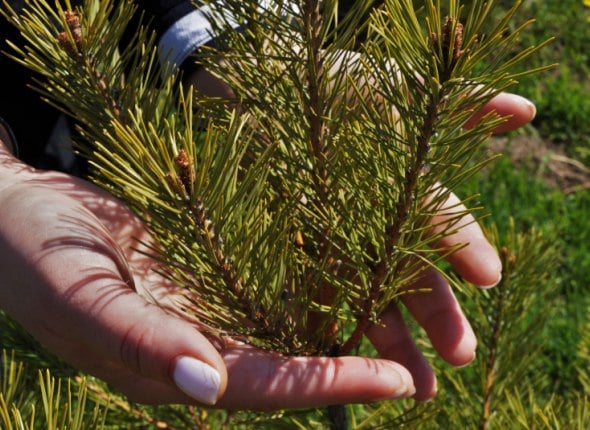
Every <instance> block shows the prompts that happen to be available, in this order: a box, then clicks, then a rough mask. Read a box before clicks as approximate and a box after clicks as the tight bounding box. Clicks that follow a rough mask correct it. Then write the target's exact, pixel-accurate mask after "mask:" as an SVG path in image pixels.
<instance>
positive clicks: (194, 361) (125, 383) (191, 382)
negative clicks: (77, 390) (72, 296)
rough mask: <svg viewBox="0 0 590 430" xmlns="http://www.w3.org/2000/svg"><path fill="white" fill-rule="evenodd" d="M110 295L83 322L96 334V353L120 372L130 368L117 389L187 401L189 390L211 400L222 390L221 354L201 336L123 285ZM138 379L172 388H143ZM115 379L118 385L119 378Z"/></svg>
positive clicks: (224, 382) (224, 381)
mask: <svg viewBox="0 0 590 430" xmlns="http://www.w3.org/2000/svg"><path fill="white" fill-rule="evenodd" d="M112 295H113V296H114V298H113V299H112V300H110V302H109V303H108V304H107V305H105V306H103V307H102V309H101V310H100V312H99V313H97V314H95V315H94V316H93V317H92V318H91V319H90V320H89V321H88V322H87V323H88V325H89V329H90V330H91V331H93V332H95V333H96V334H97V336H96V337H95V342H94V348H93V349H96V350H98V351H97V352H99V354H98V355H99V356H102V357H104V358H105V359H106V360H108V361H109V362H111V363H113V364H114V365H115V367H119V368H120V369H121V371H122V373H123V374H125V373H128V374H131V375H130V376H131V377H130V378H123V379H120V382H119V383H120V384H121V385H122V386H121V387H120V389H121V390H122V391H124V392H126V393H127V394H128V395H132V396H133V397H135V398H136V399H138V400H141V401H146V402H150V403H152V402H162V401H164V402H168V403H169V402H177V401H181V402H183V403H186V402H187V401H190V400H189V399H186V398H184V397H185V396H184V395H188V396H189V397H190V398H192V399H194V400H197V401H198V402H200V403H203V404H206V405H214V404H215V403H216V402H217V400H218V399H219V398H220V397H221V396H222V395H223V393H224V391H225V388H226V385H227V373H226V369H225V365H224V363H223V360H222V358H221V356H220V355H219V353H218V352H217V350H216V349H215V348H214V347H213V345H211V343H210V342H209V341H208V340H207V339H206V338H205V336H203V335H202V334H201V333H200V332H199V331H198V330H197V329H196V328H195V327H194V326H193V325H192V324H190V323H188V322H186V321H184V320H183V319H181V318H178V317H176V316H174V315H171V314H168V313H166V312H165V311H163V310H162V309H161V308H159V307H158V306H155V305H153V304H151V303H148V302H146V301H145V299H144V298H143V297H141V296H139V295H137V294H135V293H134V292H132V291H131V292H130V291H128V290H127V291H124V290H122V289H121V290H119V291H117V292H115V291H113V293H112ZM92 306H94V305H92ZM122 376H123V375H122ZM106 378H109V376H106ZM109 379H110V378H109ZM140 380H148V381H156V382H159V383H163V384H164V385H168V386H169V387H170V389H169V390H165V392H159V393H154V392H149V393H148V392H143V387H142V384H138V382H139V381H140ZM113 383H114V384H115V385H117V381H113ZM148 385H149V384H148ZM146 386H147V385H146ZM160 390H161V388H160ZM180 392H182V393H184V394H181V393H180Z"/></svg>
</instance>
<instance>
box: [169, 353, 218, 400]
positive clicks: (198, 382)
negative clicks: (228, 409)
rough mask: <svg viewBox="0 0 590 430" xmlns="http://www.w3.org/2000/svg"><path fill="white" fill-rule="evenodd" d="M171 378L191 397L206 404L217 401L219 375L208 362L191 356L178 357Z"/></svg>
mask: <svg viewBox="0 0 590 430" xmlns="http://www.w3.org/2000/svg"><path fill="white" fill-rule="evenodd" d="M172 378H173V379H174V383H175V384H176V386H177V387H178V388H180V389H181V390H182V391H184V392H185V393H186V394H188V395H189V396H191V397H192V398H193V399H195V400H198V401H199V402H201V403H204V404H206V405H214V404H215V403H216V402H217V395H218V393H219V385H220V383H221V377H220V376H219V372H218V371H217V370H215V369H214V368H213V367H211V366H209V365H208V364H205V363H203V362H202V361H200V360H197V359H196V358H193V357H187V356H182V357H179V358H178V359H177V360H176V366H175V367H174V373H173V375H172Z"/></svg>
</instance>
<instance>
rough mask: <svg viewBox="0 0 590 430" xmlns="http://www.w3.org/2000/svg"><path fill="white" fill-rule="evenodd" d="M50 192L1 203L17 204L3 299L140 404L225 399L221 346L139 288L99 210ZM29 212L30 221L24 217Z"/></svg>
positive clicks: (43, 338)
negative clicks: (89, 210)
mask: <svg viewBox="0 0 590 430" xmlns="http://www.w3.org/2000/svg"><path fill="white" fill-rule="evenodd" d="M23 191H24V190H23ZM41 191H42V192H34V193H29V194H27V198H22V197H21V195H20V194H19V193H16V192H15V193H12V194H11V195H13V196H14V199H10V198H9V199H6V201H8V202H9V203H10V204H9V205H7V206H4V205H2V206H0V207H1V208H2V209H6V210H8V209H11V210H12V212H10V211H9V213H7V216H6V217H4V218H5V219H9V218H10V217H11V216H12V218H10V219H12V222H9V223H8V224H10V228H2V227H6V226H3V223H2V222H0V251H1V252H0V253H1V254H2V255H3V256H5V257H6V258H4V257H3V258H2V259H1V260H2V261H1V262H0V269H1V270H0V273H1V274H2V276H0V281H4V282H2V283H3V284H4V285H5V286H6V288H2V289H1V291H0V305H2V307H3V308H4V309H5V310H6V311H7V312H8V313H9V314H10V315H11V316H13V317H14V318H15V319H16V320H17V321H19V322H20V323H21V324H22V325H23V326H24V328H25V329H27V330H28V331H29V332H30V333H31V334H32V335H33V336H35V337H36V338H37V340H39V341H40V342H41V343H42V344H44V345H45V346H46V347H47V348H48V349H49V350H50V351H52V352H53V353H55V354H57V355H58V356H60V357H61V358H63V359H64V360H65V361H67V362H68V363H69V364H71V365H73V366H74V367H76V368H78V369H80V370H83V371H86V372H88V373H90V374H92V375H94V376H97V377H99V378H101V379H103V380H105V381H107V382H109V383H111V384H113V385H115V386H116V387H117V388H119V389H120V390H121V391H123V392H124V393H125V394H127V395H129V396H130V397H132V398H133V399H134V400H137V401H141V402H149V403H179V402H182V403H189V402H191V403H194V400H197V401H199V402H201V403H204V404H209V405H211V404H214V403H216V401H217V400H218V399H219V398H220V397H221V395H222V394H223V393H224V391H225V387H226V384H227V382H226V381H227V374H226V369H225V365H224V363H223V360H222V358H221V356H220V355H219V353H218V352H217V350H216V349H215V348H214V347H213V345H211V343H210V342H209V341H208V340H207V339H206V338H205V337H204V336H203V335H202V334H201V333H199V331H198V330H197V329H196V328H195V326H194V325H193V324H191V323H189V322H188V321H185V320H183V319H182V318H179V317H175V316H174V315H172V314H169V313H167V312H165V311H164V310H163V309H162V308H160V307H159V306H156V305H154V304H151V303H149V302H148V301H147V300H146V299H145V298H143V297H142V296H140V295H139V294H137V293H136V292H135V291H133V290H132V289H131V288H130V286H129V283H128V282H129V279H130V274H129V273H128V272H127V271H126V264H125V261H124V259H123V257H122V255H121V252H120V251H118V250H117V247H116V244H114V243H113V240H112V238H111V237H110V236H109V235H108V234H107V232H105V231H104V229H102V228H101V225H100V224H99V223H98V222H97V220H96V219H93V217H92V216H91V214H88V213H86V212H85V211H84V210H83V209H80V207H79V205H77V204H75V202H74V203H72V202H70V201H68V199H64V198H62V199H61V200H60V201H58V198H57V197H60V196H59V195H56V194H55V193H53V194H52V193H50V192H48V191H46V190H41ZM40 208H42V210H41V209H40ZM15 211H16V212H15ZM0 212H2V210H0ZM21 213H22V214H27V216H26V218H25V219H26V222H15V221H14V220H15V219H17V218H15V216H16V215H15V214H21ZM0 219H2V217H0ZM1 233H3V234H1ZM126 272H127V273H126ZM125 280H128V282H125ZM189 396H190V397H189Z"/></svg>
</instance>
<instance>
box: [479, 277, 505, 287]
mask: <svg viewBox="0 0 590 430" xmlns="http://www.w3.org/2000/svg"><path fill="white" fill-rule="evenodd" d="M501 281H502V274H501V273H500V276H498V280H497V281H496V282H495V283H493V284H490V285H478V287H479V288H481V289H482V290H489V289H490V288H494V287H495V286H496V285H498V284H499V283H500V282H501Z"/></svg>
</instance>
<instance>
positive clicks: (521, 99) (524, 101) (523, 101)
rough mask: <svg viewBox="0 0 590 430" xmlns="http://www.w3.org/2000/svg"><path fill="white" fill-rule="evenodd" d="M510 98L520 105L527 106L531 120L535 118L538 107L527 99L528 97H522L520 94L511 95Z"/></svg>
mask: <svg viewBox="0 0 590 430" xmlns="http://www.w3.org/2000/svg"><path fill="white" fill-rule="evenodd" d="M509 96H510V97H512V98H513V100H514V101H515V102H516V103H519V104H520V105H522V106H526V108H527V109H528V111H529V114H530V116H531V118H534V117H535V115H537V107H536V106H535V104H534V103H533V102H531V101H530V100H529V99H527V98H526V97H523V96H520V95H518V94H512V93H510V94H509Z"/></svg>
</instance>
